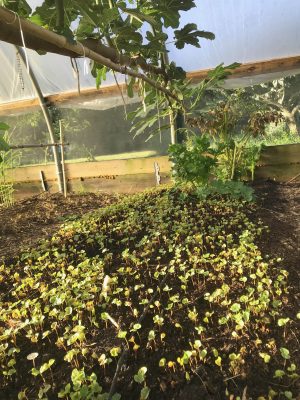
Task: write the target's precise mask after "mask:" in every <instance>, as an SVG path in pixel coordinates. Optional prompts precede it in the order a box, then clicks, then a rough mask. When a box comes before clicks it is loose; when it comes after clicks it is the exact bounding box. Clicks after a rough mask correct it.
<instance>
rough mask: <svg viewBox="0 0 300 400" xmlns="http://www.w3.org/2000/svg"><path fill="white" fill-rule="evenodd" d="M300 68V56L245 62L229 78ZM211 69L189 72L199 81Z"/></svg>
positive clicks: (191, 77) (193, 78)
mask: <svg viewBox="0 0 300 400" xmlns="http://www.w3.org/2000/svg"><path fill="white" fill-rule="evenodd" d="M299 68H300V56H293V57H285V58H274V59H272V60H264V61H255V62H251V63H245V64H242V65H240V66H239V67H237V68H236V69H234V70H233V71H232V74H231V75H229V76H228V79H235V78H244V77H251V76H255V75H266V74H271V73H275V72H284V71H293V70H295V69H299ZM210 71H211V69H204V70H200V71H193V72H189V73H188V78H189V79H191V80H192V82H199V81H201V80H203V79H205V78H207V75H208V73H209V72H210Z"/></svg>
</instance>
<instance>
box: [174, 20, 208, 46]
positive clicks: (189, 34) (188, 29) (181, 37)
mask: <svg viewBox="0 0 300 400" xmlns="http://www.w3.org/2000/svg"><path fill="white" fill-rule="evenodd" d="M174 34H175V39H176V41H175V46H176V47H177V48H178V49H183V48H184V46H185V45H186V44H190V45H192V46H195V47H200V43H199V38H204V39H209V40H214V39H215V35H214V34H213V33H212V32H206V31H199V30H198V29H197V25H196V24H187V25H185V27H184V28H182V29H180V30H176V31H174Z"/></svg>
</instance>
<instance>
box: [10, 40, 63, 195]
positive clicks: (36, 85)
mask: <svg viewBox="0 0 300 400" xmlns="http://www.w3.org/2000/svg"><path fill="white" fill-rule="evenodd" d="M15 48H16V50H17V52H18V54H19V55H20V58H21V60H22V61H23V63H24V65H25V67H27V64H26V57H25V53H24V50H23V49H22V48H21V47H19V46H15ZM28 75H29V77H30V80H31V82H32V85H33V87H34V89H35V92H36V94H37V97H38V99H39V103H40V106H41V109H42V112H43V114H44V118H45V121H46V124H47V128H48V132H49V135H50V140H51V144H53V147H52V151H53V157H54V163H55V166H56V175H57V182H58V188H59V191H60V192H63V178H62V170H61V163H60V157H59V152H58V146H56V142H55V133H54V129H53V124H52V121H51V115H50V112H49V110H48V107H47V105H46V103H45V98H44V96H43V93H42V90H41V88H40V85H39V83H38V81H37V79H36V77H35V75H34V72H33V70H32V68H31V66H30V64H29V70H28Z"/></svg>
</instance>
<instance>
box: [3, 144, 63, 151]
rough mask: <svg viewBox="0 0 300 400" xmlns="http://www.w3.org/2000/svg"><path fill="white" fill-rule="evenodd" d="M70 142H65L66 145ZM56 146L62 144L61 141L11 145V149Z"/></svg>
mask: <svg viewBox="0 0 300 400" xmlns="http://www.w3.org/2000/svg"><path fill="white" fill-rule="evenodd" d="M69 144H70V143H64V146H68V145H69ZM54 146H61V143H48V144H18V145H13V146H9V149H10V150H16V149H31V148H37V147H54Z"/></svg>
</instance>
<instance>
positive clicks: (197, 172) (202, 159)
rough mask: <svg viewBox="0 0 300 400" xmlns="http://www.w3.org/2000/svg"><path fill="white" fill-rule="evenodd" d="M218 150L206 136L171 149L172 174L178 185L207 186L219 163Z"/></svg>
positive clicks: (173, 146) (175, 145)
mask: <svg viewBox="0 0 300 400" xmlns="http://www.w3.org/2000/svg"><path fill="white" fill-rule="evenodd" d="M217 154H218V152H217V150H215V149H213V148H212V147H211V144H210V141H209V139H208V137H206V136H192V137H191V138H190V139H189V140H188V141H186V142H185V143H183V144H173V145H170V147H169V156H170V161H171V162H172V164H173V165H172V174H173V177H174V179H175V182H177V183H191V184H193V185H194V186H196V187H197V186H199V185H207V183H208V180H209V178H210V176H211V173H212V170H213V168H214V167H215V166H216V163H217Z"/></svg>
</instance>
